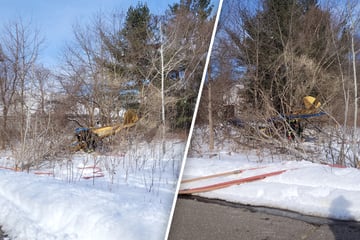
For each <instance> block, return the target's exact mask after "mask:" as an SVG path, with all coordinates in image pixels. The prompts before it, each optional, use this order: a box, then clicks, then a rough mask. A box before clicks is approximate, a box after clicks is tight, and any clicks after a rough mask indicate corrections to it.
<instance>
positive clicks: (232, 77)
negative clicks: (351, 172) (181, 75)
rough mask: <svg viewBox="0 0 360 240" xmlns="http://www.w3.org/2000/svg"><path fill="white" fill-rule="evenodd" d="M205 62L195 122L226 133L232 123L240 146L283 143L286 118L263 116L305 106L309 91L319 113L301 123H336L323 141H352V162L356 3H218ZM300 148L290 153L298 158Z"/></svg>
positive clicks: (359, 44) (359, 52)
mask: <svg viewBox="0 0 360 240" xmlns="http://www.w3.org/2000/svg"><path fill="white" fill-rule="evenodd" d="M210 65H211V71H210V72H209V74H208V76H207V80H208V81H207V84H206V85H205V88H204V92H203V96H202V101H201V106H200V108H199V109H200V111H199V113H198V116H199V118H198V119H197V120H198V124H200V125H201V124H207V123H208V122H209V126H211V125H212V122H215V124H214V128H211V127H210V133H211V132H214V131H217V132H218V133H219V132H221V133H219V134H217V135H218V136H221V137H224V135H226V134H228V135H231V134H230V133H229V132H231V130H226V129H224V126H226V125H227V124H232V126H233V127H234V126H236V127H241V128H242V129H243V132H242V133H241V134H240V135H239V136H237V137H236V139H233V140H236V141H237V142H238V143H239V144H240V145H246V144H249V141H250V142H251V143H250V144H254V143H253V142H252V141H253V140H256V141H260V142H262V143H266V144H268V145H269V144H270V145H275V146H276V147H280V148H288V147H289V142H288V139H287V138H286V137H285V133H284V131H286V129H288V128H289V124H288V122H280V123H274V121H270V120H272V119H274V118H276V117H277V116H279V115H285V116H287V115H289V114H292V113H293V112H294V111H296V110H299V109H302V108H304V106H303V98H304V97H305V96H309V95H310V96H313V97H315V98H316V100H317V101H319V102H320V103H321V111H323V112H325V113H326V117H319V118H316V119H315V118H314V119H310V120H306V121H303V122H304V123H305V124H312V125H315V127H316V128H317V129H318V130H321V128H322V127H334V126H335V129H337V130H332V131H333V132H332V133H331V134H328V135H327V138H328V139H330V138H332V139H336V141H339V142H342V143H343V144H344V143H345V142H347V143H349V142H351V143H352V148H353V154H354V155H353V158H352V160H351V162H352V163H354V164H355V163H357V162H358V157H357V149H358V147H359V143H358V140H357V136H356V132H357V131H356V129H357V127H358V124H359V118H358V114H359V113H358V103H357V102H358V94H359V93H358V88H357V86H358V81H357V79H358V78H359V70H358V69H359V65H360V18H359V4H358V3H357V2H356V1H345V2H344V3H343V5H342V3H339V2H331V1H322V2H321V3H320V1H316V0H305V1H303V0H291V1H281V0H263V1H241V2H239V1H232V0H229V1H224V5H223V9H222V13H221V17H220V23H219V27H218V29H217V35H216V43H215V45H214V48H213V52H212V56H211V64H210ZM210 99H211V100H210ZM209 101H210V102H209ZM209 113H210V114H209ZM279 124H280V125H281V126H279ZM320 125H321V127H320ZM263 128H267V129H266V130H262V129H263ZM220 129H221V130H220ZM244 129H245V130H244ZM259 129H261V130H259ZM265 131H266V132H265ZM226 132H227V133H226ZM270 132H271V134H270V135H271V138H267V137H268V135H269V133H270ZM323 132H324V131H323ZM323 132H322V133H323ZM264 135H266V136H264ZM210 136H212V134H210ZM221 137H220V138H221ZM212 141H213V140H211V139H210V142H209V146H210V147H209V149H210V150H211V149H213V146H212V145H213V144H212V143H211V142H212ZM221 141H225V140H221ZM255 145H256V144H255ZM344 146H345V145H343V147H344ZM297 147H298V146H297ZM293 150H294V148H293V149H291V150H290V151H293ZM303 151H304V150H303V149H301V150H300V151H296V150H294V152H295V153H296V154H300V155H301V156H304V154H303V153H302V152H303ZM343 151H348V150H345V149H343ZM305 154H306V153H305ZM335 155H337V154H335ZM334 158H335V157H334ZM344 158H345V157H344V154H340V155H339V156H337V157H336V159H335V160H334V161H336V162H339V163H343V162H344Z"/></svg>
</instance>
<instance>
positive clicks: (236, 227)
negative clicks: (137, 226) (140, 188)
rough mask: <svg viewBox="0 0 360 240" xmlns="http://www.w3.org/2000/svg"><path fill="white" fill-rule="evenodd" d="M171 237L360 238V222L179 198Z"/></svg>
mask: <svg viewBox="0 0 360 240" xmlns="http://www.w3.org/2000/svg"><path fill="white" fill-rule="evenodd" d="M168 239H169V240H188V239H197V240H218V239H227V240H232V239H234V240H242V239H244V240H282V239H283V240H289V239H291V240H297V239H298V240H306V239H309V240H356V239H360V223H359V222H344V221H333V220H330V219H324V218H314V217H306V216H302V215H299V214H296V213H291V212H286V211H280V210H276V209H266V208H251V207H247V206H239V205H236V206H235V205H231V204H229V205H227V204H222V203H221V202H217V203H212V202H210V203H209V202H202V199H201V198H200V199H195V200H194V199H184V198H178V200H177V203H176V208H175V212H174V216H173V221H172V225H171V228H170V232H169V237H168Z"/></svg>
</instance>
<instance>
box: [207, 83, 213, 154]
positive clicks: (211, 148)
mask: <svg viewBox="0 0 360 240" xmlns="http://www.w3.org/2000/svg"><path fill="white" fill-rule="evenodd" d="M208 98H209V103H208V112H209V150H210V151H212V150H214V122H213V114H212V95H211V80H209V83H208Z"/></svg>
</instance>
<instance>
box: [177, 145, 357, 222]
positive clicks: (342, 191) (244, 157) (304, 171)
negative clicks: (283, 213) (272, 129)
mask: <svg viewBox="0 0 360 240" xmlns="http://www.w3.org/2000/svg"><path fill="white" fill-rule="evenodd" d="M214 155H215V154H214ZM281 158H283V156H282V157H280V156H276V155H275V156H274V155H271V156H270V154H269V155H266V151H264V152H263V153H262V157H261V158H259V153H258V152H257V151H255V150H254V151H246V152H241V151H238V153H234V152H218V153H217V154H216V156H213V157H209V156H208V157H206V156H202V157H191V158H188V159H187V161H186V165H185V169H184V173H183V178H182V179H183V180H185V179H191V178H195V177H200V176H207V175H212V174H217V173H222V172H227V171H232V170H245V171H244V172H242V173H240V174H231V175H227V176H222V177H216V178H209V179H204V180H199V181H193V182H188V183H182V184H181V186H180V189H189V188H194V187H200V186H207V185H211V184H214V183H219V182H225V181H231V180H234V179H241V178H246V177H250V176H255V175H259V174H264V173H270V172H275V171H280V170H286V171H285V172H284V173H282V174H279V175H275V176H271V177H267V178H265V179H262V180H257V181H253V182H248V183H243V184H239V185H233V186H230V187H227V188H222V189H218V190H214V191H210V192H202V193H197V195H199V196H202V197H206V198H214V199H222V200H226V201H230V202H235V203H241V204H248V205H253V206H267V207H274V208H279V209H285V210H291V211H296V212H299V213H302V214H305V215H311V216H318V217H325V218H332V219H340V220H355V221H360V202H359V199H360V184H359V182H360V171H359V169H356V168H339V167H335V166H330V165H324V164H318V163H313V162H309V161H304V160H303V161H294V160H279V159H281ZM289 159H290V157H289ZM249 168H257V169H253V170H247V169H249Z"/></svg>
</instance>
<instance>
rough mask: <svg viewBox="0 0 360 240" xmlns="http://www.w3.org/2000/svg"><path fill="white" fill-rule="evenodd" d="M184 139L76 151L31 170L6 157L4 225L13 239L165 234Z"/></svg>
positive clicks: (0, 173)
mask: <svg viewBox="0 0 360 240" xmlns="http://www.w3.org/2000/svg"><path fill="white" fill-rule="evenodd" d="M184 146H185V143H184V142H183V141H173V140H171V141H168V142H167V147H166V149H167V152H166V154H165V155H162V153H161V152H162V151H161V149H162V148H161V144H154V145H149V144H144V145H138V146H136V147H134V149H132V150H129V151H127V152H126V153H121V154H114V155H100V154H97V153H92V154H85V153H80V154H75V155H74V156H72V158H71V159H63V160H62V161H57V162H55V163H52V165H51V166H48V168H42V169H40V170H36V171H35V170H32V171H30V173H25V172H15V171H12V170H9V169H4V168H7V167H11V164H12V163H13V162H14V159H12V157H11V155H10V154H9V153H3V154H2V156H1V157H0V163H1V164H0V166H1V167H3V169H1V168H0V226H2V229H3V230H4V232H5V233H6V234H7V235H8V236H9V238H10V239H19V240H21V239H26V240H31V239H50V240H51V239H65V240H75V239H86V240H91V239H97V240H99V239H100V240H101V239H106V240H111V239H135V240H136V239H163V238H164V236H165V232H166V226H167V222H168V219H169V215H170V211H171V207H172V203H173V199H174V193H175V189H176V183H177V179H178V173H179V170H180V164H181V160H182V156H183V152H184Z"/></svg>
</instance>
